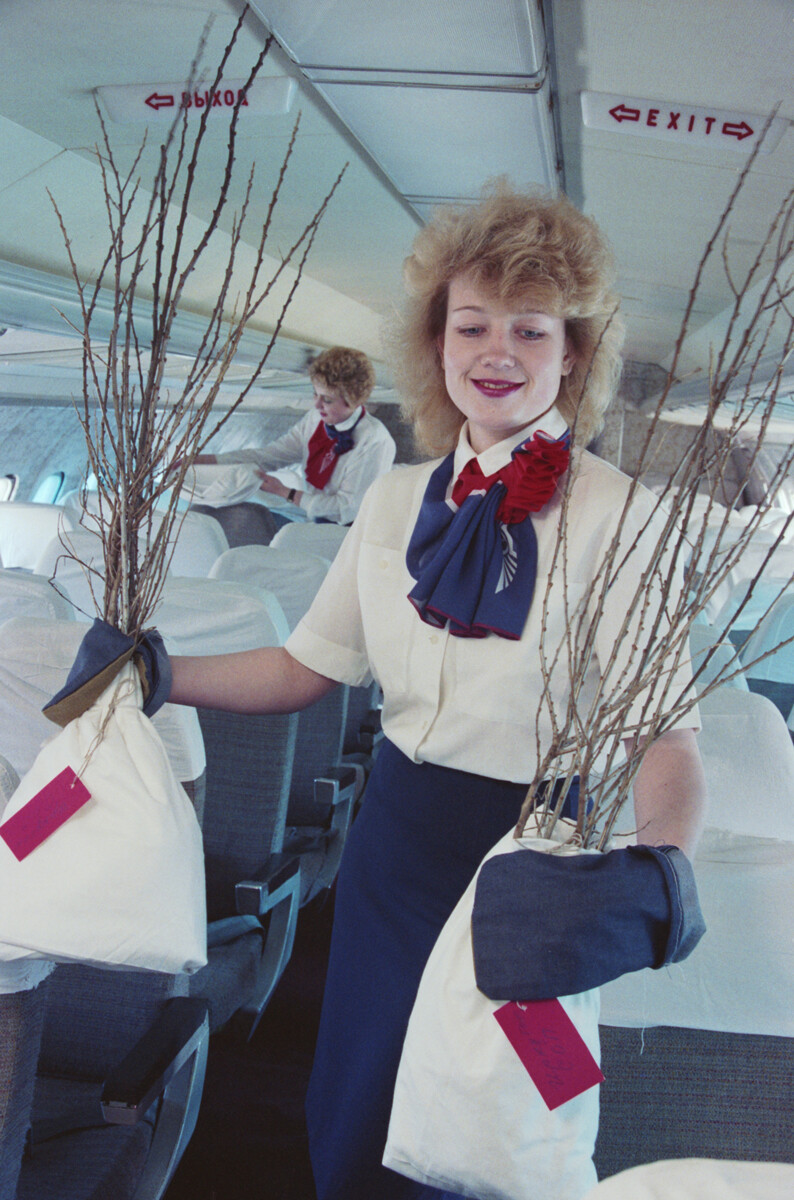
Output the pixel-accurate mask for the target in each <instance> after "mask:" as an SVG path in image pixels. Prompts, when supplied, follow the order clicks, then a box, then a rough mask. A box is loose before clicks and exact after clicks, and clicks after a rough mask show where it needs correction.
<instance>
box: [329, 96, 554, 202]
mask: <svg viewBox="0 0 794 1200" xmlns="http://www.w3.org/2000/svg"><path fill="white" fill-rule="evenodd" d="M324 90H325V92H326V94H327V96H328V99H329V101H330V103H331V104H332V105H333V106H334V108H335V109H336V111H337V112H338V113H339V115H340V116H341V118H342V120H343V121H344V122H345V124H347V125H350V126H351V128H355V132H356V136H357V137H358V138H359V140H360V141H361V143H362V144H363V145H364V147H365V148H366V149H367V150H368V151H369V153H370V154H371V155H372V157H373V158H374V159H375V160H376V161H377V162H378V164H379V166H380V167H382V168H383V170H384V171H385V172H386V174H387V175H388V176H389V178H390V179H391V180H392V181H393V182H394V183H395V184H396V186H397V188H398V189H399V190H400V192H401V193H402V194H403V195H404V196H405V197H406V199H408V200H414V199H416V200H417V201H419V202H421V201H422V200H426V199H427V198H428V197H433V198H438V197H453V198H456V199H473V198H474V197H476V196H477V194H478V193H479V191H480V188H481V186H482V184H483V182H484V181H485V180H486V179H489V178H491V177H492V176H494V175H500V174H508V175H509V176H510V177H511V179H512V180H513V182H514V183H516V184H532V183H535V184H541V185H543V186H544V187H550V186H551V185H552V183H553V180H554V157H553V148H552V139H551V128H550V125H549V116H548V104H547V102H548V94H547V89H546V88H545V87H544V88H543V90H542V91H541V92H540V93H538V94H528V93H526V92H476V93H473V92H471V91H468V90H466V89H451V90H448V89H444V88H424V87H404V88H395V87H376V86H372V85H370V84H367V85H364V86H360V87H357V88H356V89H355V91H353V90H352V89H349V88H345V87H344V86H343V85H340V84H331V85H330V86H326V87H325V89H324ZM544 101H546V103H544ZM387 128H388V136H387V137H386V136H384V130H385V129H387Z"/></svg>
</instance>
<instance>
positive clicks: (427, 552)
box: [405, 430, 571, 640]
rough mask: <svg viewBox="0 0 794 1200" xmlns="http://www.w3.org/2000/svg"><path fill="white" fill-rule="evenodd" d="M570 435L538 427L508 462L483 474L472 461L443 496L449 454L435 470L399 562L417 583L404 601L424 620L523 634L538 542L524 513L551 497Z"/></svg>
mask: <svg viewBox="0 0 794 1200" xmlns="http://www.w3.org/2000/svg"><path fill="white" fill-rule="evenodd" d="M570 446H571V435H570V433H569V432H568V431H567V430H566V432H565V433H564V434H563V436H562V437H561V438H557V439H556V440H555V439H552V438H549V437H548V436H547V435H546V434H544V433H541V432H540V431H537V432H536V433H534V434H533V435H532V437H529V438H527V440H526V441H525V442H522V443H521V445H520V446H516V448H515V450H514V451H513V453H512V456H511V459H510V462H509V463H507V464H506V465H505V466H504V467H502V468H501V469H500V470H499V471H496V472H494V474H493V475H483V473H482V470H481V468H480V464H479V463H478V462H477V460H476V458H473V459H470V460H469V462H467V463H466V466H465V467H464V468H463V470H462V471H461V473H460V475H459V476H458V478H457V479H456V480H455V484H454V486H453V488H452V497H451V500H447V499H446V495H447V489H448V488H449V483H450V480H451V479H452V469H453V464H454V459H455V455H454V452H453V453H452V454H449V455H447V457H446V458H445V459H444V461H443V462H442V463H440V464H439V466H437V467H436V469H435V471H434V472H433V474H432V475H431V476H430V479H429V481H428V484H427V488H426V490H425V494H424V499H423V500H422V505H421V508H420V510H419V516H418V518H417V522H416V526H415V528H414V531H413V533H412V535H411V540H410V542H409V544H408V550H407V552H406V556H405V561H406V565H407V567H408V570H409V571H410V573H411V575H412V576H413V578H414V579H415V580H416V584H415V586H414V587H413V588H412V589H411V591H410V592H409V594H408V599H409V600H410V601H411V603H412V604H413V605H414V607H415V608H416V611H417V612H418V613H419V616H420V617H421V618H422V620H423V621H425V622H426V623H427V624H428V625H434V626H436V628H443V627H444V626H445V625H446V624H447V622H449V632H450V633H451V634H453V635H454V636H455V637H485V635H486V634H487V633H495V634H497V635H498V636H499V637H504V638H511V639H513V640H517V639H518V638H520V637H521V633H522V631H523V628H524V625H525V623H526V619H527V613H528V612H529V606H530V604H531V603H532V595H533V592H534V590H535V574H536V571H537V562H538V543H537V537H536V535H535V530H534V528H533V526H532V522H531V521H528V520H526V518H527V516H528V514H529V513H532V512H539V511H540V510H541V509H542V508H543V507H544V506H545V505H546V504H547V503H548V501H549V500H550V499H551V497H552V496H553V495H554V492H555V489H556V487H557V480H558V479H559V477H560V476H561V475H562V473H563V472H564V471H566V470H567V468H568V463H569V461H570Z"/></svg>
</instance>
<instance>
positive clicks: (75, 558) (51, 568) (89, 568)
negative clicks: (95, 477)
mask: <svg viewBox="0 0 794 1200" xmlns="http://www.w3.org/2000/svg"><path fill="white" fill-rule="evenodd" d="M34 570H35V571H36V574H37V575H43V576H44V577H45V578H46V579H49V580H50V586H51V587H52V588H53V590H54V591H56V592H57V593H58V594H59V595H60V596H62V598H64V599H65V600H67V601H68V602H69V603H70V604H71V606H72V608H73V610H74V611H75V613H76V614H77V617H78V620H82V621H93V619H94V617H95V616H96V615H97V613H98V611H99V610H100V608H101V605H102V597H103V594H104V588H105V560H104V554H103V550H102V539H101V538H100V536H99V534H98V533H97V532H96V530H94V529H84V528H82V527H80V526H75V528H74V529H70V530H68V531H67V532H65V533H64V534H63V535H62V536H60V537H54V538H52V539H51V540H50V541H49V542H47V544H46V545H45V546H44V547H43V548H42V550H41V553H40V554H39V556H38V558H37V559H36V563H35V567H34Z"/></svg>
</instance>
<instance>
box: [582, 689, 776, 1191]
mask: <svg viewBox="0 0 794 1200" xmlns="http://www.w3.org/2000/svg"><path fill="white" fill-rule="evenodd" d="M720 700H721V701H729V702H730V703H731V704H734V705H735V706H736V708H739V707H740V705H741V704H746V703H747V702H750V707H758V706H759V705H760V706H761V707H762V708H765V709H767V710H771V716H772V717H774V718H777V723H779V724H780V725H781V726H782V727H783V733H785V732H786V731H785V725H784V722H783V721H782V718H780V717H779V714H778V713H777V712H776V711H775V709H774V707H773V706H772V705H771V704H769V702H768V701H764V700H763V698H762V697H758V696H754V695H753V694H752V693H742V692H738V691H735V690H732V689H722V695H721V696H720ZM730 728H731V726H730V724H729V726H728V727H726V732H728V733H729V736H732V737H733V738H734V739H735V741H736V743H737V755H736V756H735V757H734V759H733V761H732V763H729V764H728V765H727V767H726V775H727V774H729V773H730V771H731V769H736V765H737V762H738V758H739V756H740V755H741V754H742V753H743V752H744V753H746V754H750V753H752V756H753V758H754V760H755V761H756V763H757V764H760V763H761V762H762V761H763V758H764V755H765V754H766V755H769V754H772V753H773V752H774V750H773V748H772V747H771V746H770V744H769V743H767V744H766V745H764V746H761V747H759V748H758V749H757V750H756V749H755V748H754V747H753V746H752V743H751V740H750V738H751V736H752V732H753V729H752V728H751V727H750V726H748V725H746V724H740V725H739V728H738V730H736V729H735V728H734V732H733V733H732V734H730V732H729V731H730ZM786 740H787V741H788V739H787V738H786ZM788 748H789V749H790V748H791V744H790V742H788ZM793 763H794V754H789V756H788V772H789V775H788V783H787V784H786V783H785V782H784V781H783V780H781V781H780V791H779V793H778V794H777V795H776V796H773V797H772V798H771V800H770V797H769V795H768V791H767V783H768V776H767V778H766V779H765V778H763V777H760V778H758V779H757V780H756V781H755V782H753V780H752V778H751V776H749V775H748V778H747V779H746V780H745V790H744V796H743V797H738V796H737V797H735V798H734V801H735V802H734V804H733V806H732V807H730V806H728V807H727V808H726V806H725V805H724V804H723V799H724V797H723V796H722V795H721V794H720V792H719V790H718V789H716V790H715V788H714V781H713V778H711V779H709V781H708V782H709V791H710V796H711V808H710V811H709V813H708V817H707V820H708V825H707V827H706V829H705V830H704V833H703V836H702V838H701V841H700V844H699V846H698V848H697V851H696V853H695V857H694V861H693V866H694V871H695V877H696V879H697V885H698V891H699V895H700V903H701V907H702V910H703V915H704V918H705V922H706V927H707V928H706V933H705V935H704V937H703V939H702V940H701V942H700V943H699V944H698V946H697V947H696V948H695V950H694V951H693V952H692V954H691V955H690V956H689V958H687V959H686V960H685V961H684V962H681V963H676V964H673V965H670V966H668V967H665V968H663V969H661V970H650V969H648V970H644V971H639V972H633V973H630V974H628V975H624V976H622V977H621V978H620V979H617V980H614V981H612V982H610V983H608V984H606V985H604V986H603V987H602V988H601V1016H600V1023H601V1069H602V1071H603V1073H604V1076H605V1083H603V1084H602V1085H601V1119H600V1126H599V1134H598V1141H597V1144H596V1153H595V1163H596V1169H597V1171H598V1175H599V1178H601V1179H603V1178H605V1177H608V1176H612V1175H614V1174H617V1173H618V1172H620V1171H624V1170H627V1169H629V1168H632V1167H636V1166H638V1165H640V1164H643V1163H650V1162H653V1161H656V1160H659V1159H672V1158H682V1157H705V1158H716V1159H731V1160H740V1161H749V1160H753V1161H754V1160H761V1161H768V1162H789V1161H790V1159H791V1146H792V1145H793V1144H794V1107H792V1104H791V1075H792V1067H794V1010H793V1009H792V1006H791V996H792V992H794V958H792V955H791V952H790V948H791V945H792V942H793V941H794V910H792V906H791V902H790V898H791V894H792V888H793V887H794V811H793V810H792V806H791V796H792V794H794V792H792V780H793V779H794V774H792V764H793ZM707 774H708V771H707ZM786 797H787V799H786ZM740 800H741V802H742V805H741V808H740V807H739V802H740ZM618 844H620V843H618Z"/></svg>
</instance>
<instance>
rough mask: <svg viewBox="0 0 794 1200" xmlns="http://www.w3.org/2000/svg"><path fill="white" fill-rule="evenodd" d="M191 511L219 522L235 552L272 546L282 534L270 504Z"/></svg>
mask: <svg viewBox="0 0 794 1200" xmlns="http://www.w3.org/2000/svg"><path fill="white" fill-rule="evenodd" d="M190 512H194V513H204V514H205V515H206V516H208V517H212V518H213V519H214V520H215V521H217V522H218V524H219V525H220V527H221V529H222V530H223V532H224V535H225V537H226V541H227V542H228V544H229V549H231V550H233V549H235V548H236V547H238V546H269V545H270V543H271V541H272V540H273V538H274V537H275V535H276V532H277V531H278V523H277V522H276V521H275V520H274V519H273V514H272V512H271V511H270V509H269V508H268V507H267V505H265V504H254V503H253V502H252V501H250V500H244V501H242V502H241V503H239V504H226V505H221V506H217V507H213V506H210V505H209V504H191V506H190Z"/></svg>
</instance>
